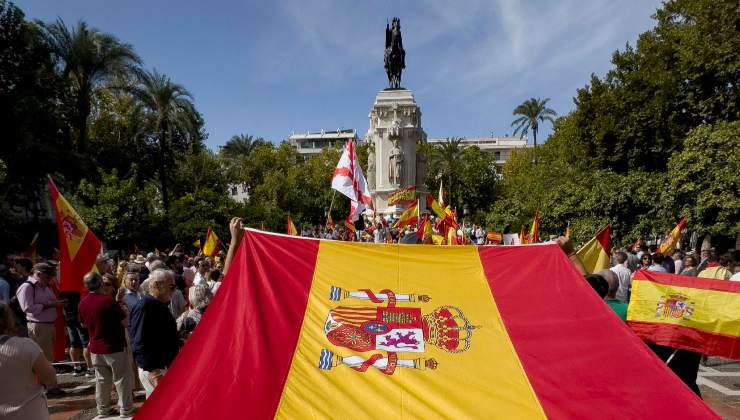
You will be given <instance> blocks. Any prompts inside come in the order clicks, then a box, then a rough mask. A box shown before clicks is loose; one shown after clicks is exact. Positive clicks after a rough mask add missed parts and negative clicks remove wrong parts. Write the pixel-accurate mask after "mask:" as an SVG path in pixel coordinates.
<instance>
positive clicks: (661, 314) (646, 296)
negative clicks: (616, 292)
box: [627, 270, 740, 360]
mask: <svg viewBox="0 0 740 420" xmlns="http://www.w3.org/2000/svg"><path fill="white" fill-rule="evenodd" d="M737 313H740V283H737V282H732V281H716V280H709V279H702V278H697V277H689V276H679V275H675V274H668V273H658V272H653V271H647V270H638V271H636V272H635V274H634V278H633V280H632V295H631V299H630V305H629V307H628V309H627V323H628V325H629V326H630V328H632V331H634V332H635V333H636V334H637V335H638V336H639V337H640V338H642V339H643V340H645V341H648V342H651V343H656V344H660V345H663V346H669V347H674V348H678V349H685V350H690V351H695V352H698V353H702V354H706V355H710V356H719V357H725V358H728V359H735V360H740V328H738V326H740V320H738V318H737V315H736V314H737Z"/></svg>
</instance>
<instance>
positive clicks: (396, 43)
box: [385, 17, 406, 89]
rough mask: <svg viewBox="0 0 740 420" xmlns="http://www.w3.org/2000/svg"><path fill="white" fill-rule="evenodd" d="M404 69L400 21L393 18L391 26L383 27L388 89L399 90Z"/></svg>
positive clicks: (404, 57)
mask: <svg viewBox="0 0 740 420" xmlns="http://www.w3.org/2000/svg"><path fill="white" fill-rule="evenodd" d="M405 68H406V51H404V49H403V41H402V40H401V20H400V19H398V18H397V17H394V18H393V21H392V22H391V26H390V27H389V26H388V24H387V23H386V25H385V72H386V74H387V75H388V87H389V88H390V89H400V88H401V72H402V71H403V69H405Z"/></svg>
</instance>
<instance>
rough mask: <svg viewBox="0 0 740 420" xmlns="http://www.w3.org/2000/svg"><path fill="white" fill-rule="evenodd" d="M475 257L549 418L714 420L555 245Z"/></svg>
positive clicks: (488, 251)
mask: <svg viewBox="0 0 740 420" xmlns="http://www.w3.org/2000/svg"><path fill="white" fill-rule="evenodd" d="M478 252H479V255H480V259H481V263H482V264H483V269H484V271H485V274H486V277H487V279H488V284H489V286H490V288H491V293H492V295H493V298H494V301H495V302H496V306H497V307H498V310H499V311H500V313H501V318H502V319H503V322H504V326H505V327H506V331H507V332H508V334H509V337H510V338H511V341H512V344H513V345H514V348H515V350H516V352H517V354H518V356H519V360H520V361H521V363H522V366H523V368H524V371H525V372H526V374H527V377H528V378H529V381H530V383H531V385H532V388H533V389H534V391H535V393H536V394H537V398H538V399H539V401H540V403H541V404H542V407H543V409H544V410H545V413H546V414H547V417H549V418H593V417H594V416H597V417H599V418H717V415H716V414H715V413H714V412H712V410H711V409H710V408H709V407H707V406H706V405H705V404H704V403H703V402H702V401H701V400H700V399H699V398H698V397H697V396H696V395H695V394H694V393H693V392H691V391H690V390H689V388H688V387H686V386H685V385H684V384H683V383H682V382H681V381H680V380H679V379H678V378H677V377H676V376H675V375H674V374H673V373H672V372H671V371H670V370H668V368H667V367H666V366H665V365H664V364H663V363H662V362H661V361H660V360H659V359H658V358H657V357H656V356H655V355H654V354H653V353H652V352H651V351H650V350H649V349H648V348H647V346H645V344H644V343H643V342H642V341H641V340H640V339H639V338H638V337H637V336H636V335H634V334H633V333H632V332H631V331H630V329H629V328H628V327H627V325H626V324H625V323H623V322H622V321H621V320H620V319H619V318H618V317H617V316H616V315H615V314H614V313H613V312H612V311H611V309H609V307H608V306H606V304H605V303H604V301H603V300H601V299H599V297H598V295H596V293H594V291H593V290H592V289H591V287H590V286H589V285H588V283H587V282H586V281H585V280H584V279H583V277H582V276H581V275H580V274H578V272H577V271H576V270H575V268H574V267H573V265H572V264H571V262H570V261H569V260H568V258H567V257H566V256H565V254H564V253H563V252H562V251H561V250H560V249H559V248H558V247H557V246H556V245H549V246H536V247H512V248H508V247H507V248H504V247H479V248H478ZM638 402H639V403H638Z"/></svg>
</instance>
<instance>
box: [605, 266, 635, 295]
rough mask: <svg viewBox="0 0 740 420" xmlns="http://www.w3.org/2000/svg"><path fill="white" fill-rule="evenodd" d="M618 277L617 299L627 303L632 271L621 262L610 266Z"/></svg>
mask: <svg viewBox="0 0 740 420" xmlns="http://www.w3.org/2000/svg"><path fill="white" fill-rule="evenodd" d="M610 270H612V271H613V272H614V274H616V275H617V278H618V279H619V289H617V300H619V301H620V302H623V303H627V301H628V300H629V296H630V287H631V286H632V272H631V271H630V269H629V268H627V267H625V266H624V265H623V264H617V265H615V266H614V267H612V268H610Z"/></svg>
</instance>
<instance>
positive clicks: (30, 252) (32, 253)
mask: <svg viewBox="0 0 740 420" xmlns="http://www.w3.org/2000/svg"><path fill="white" fill-rule="evenodd" d="M38 242H39V232H36V234H35V235H33V239H31V243H30V244H29V245H28V248H26V258H30V259H31V261H35V260H36V258H38V256H39V254H38V252H36V247H37V246H38Z"/></svg>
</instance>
